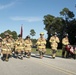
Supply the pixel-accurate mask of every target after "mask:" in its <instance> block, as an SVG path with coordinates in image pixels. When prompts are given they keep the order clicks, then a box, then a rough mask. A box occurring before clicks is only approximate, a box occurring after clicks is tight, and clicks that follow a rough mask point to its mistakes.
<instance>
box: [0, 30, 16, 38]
mask: <svg viewBox="0 0 76 75" xmlns="http://www.w3.org/2000/svg"><path fill="white" fill-rule="evenodd" d="M5 33H9V34H11V35H13V36H12V37H13V38H14V39H17V32H16V31H10V30H6V31H4V32H3V33H1V34H0V36H1V37H2V38H4V37H5Z"/></svg>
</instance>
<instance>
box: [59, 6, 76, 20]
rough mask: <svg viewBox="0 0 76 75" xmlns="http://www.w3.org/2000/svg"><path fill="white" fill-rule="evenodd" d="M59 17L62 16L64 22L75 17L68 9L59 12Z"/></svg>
mask: <svg viewBox="0 0 76 75" xmlns="http://www.w3.org/2000/svg"><path fill="white" fill-rule="evenodd" d="M60 15H61V16H64V18H65V20H69V19H72V18H73V17H74V16H75V15H74V13H73V12H72V11H70V10H69V9H68V8H63V9H62V11H60Z"/></svg>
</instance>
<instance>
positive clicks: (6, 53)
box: [0, 33, 32, 61]
mask: <svg viewBox="0 0 76 75" xmlns="http://www.w3.org/2000/svg"><path fill="white" fill-rule="evenodd" d="M31 50H32V41H31V40H30V37H29V36H27V37H26V39H25V40H24V39H22V37H21V35H19V36H18V39H16V40H14V39H13V38H12V35H9V34H8V33H5V38H4V39H2V38H0V54H1V55H2V57H1V58H2V60H3V61H8V60H9V58H10V57H12V56H15V57H16V58H20V59H23V55H27V57H28V58H30V56H31Z"/></svg>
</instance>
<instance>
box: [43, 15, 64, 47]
mask: <svg viewBox="0 0 76 75" xmlns="http://www.w3.org/2000/svg"><path fill="white" fill-rule="evenodd" d="M43 22H44V25H45V28H44V29H45V30H46V31H47V34H48V38H47V43H48V44H47V47H49V46H50V43H49V39H50V36H51V34H53V33H55V32H57V33H61V31H62V28H63V24H62V18H61V17H54V16H53V15H45V16H44V20H43Z"/></svg>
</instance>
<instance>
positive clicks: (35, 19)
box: [11, 17, 42, 22]
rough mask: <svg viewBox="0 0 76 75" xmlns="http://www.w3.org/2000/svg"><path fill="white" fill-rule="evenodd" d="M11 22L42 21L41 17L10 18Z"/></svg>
mask: <svg viewBox="0 0 76 75" xmlns="http://www.w3.org/2000/svg"><path fill="white" fill-rule="evenodd" d="M11 20H14V21H27V22H37V21H42V17H11Z"/></svg>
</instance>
